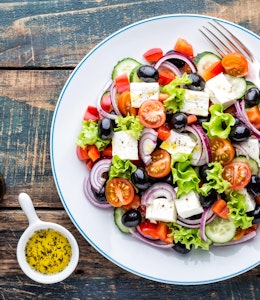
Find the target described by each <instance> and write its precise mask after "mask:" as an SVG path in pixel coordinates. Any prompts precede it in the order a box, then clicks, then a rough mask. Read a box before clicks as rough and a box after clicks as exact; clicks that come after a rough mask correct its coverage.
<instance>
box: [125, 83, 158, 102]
mask: <svg viewBox="0 0 260 300" xmlns="http://www.w3.org/2000/svg"><path fill="white" fill-rule="evenodd" d="M159 92H160V86H159V83H158V82H131V83H130V97H131V105H132V106H133V107H140V106H141V104H142V103H143V102H144V101H146V100H158V98H159Z"/></svg>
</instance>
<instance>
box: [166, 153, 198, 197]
mask: <svg viewBox="0 0 260 300" xmlns="http://www.w3.org/2000/svg"><path fill="white" fill-rule="evenodd" d="M191 159H192V154H184V153H177V154H176V155H174V156H172V176H173V183H176V184H177V186H178V191H177V197H178V198H179V197H180V196H182V195H185V194H188V193H189V192H191V191H192V190H193V191H197V192H198V191H199V182H200V179H199V177H198V175H197V173H196V171H195V170H194V169H193V167H192V166H191Z"/></svg>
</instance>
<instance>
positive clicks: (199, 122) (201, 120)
mask: <svg viewBox="0 0 260 300" xmlns="http://www.w3.org/2000/svg"><path fill="white" fill-rule="evenodd" d="M209 120H210V115H209V116H207V117H203V116H197V123H198V124H199V125H201V126H202V123H204V122H208V121H209ZM202 129H203V127H202Z"/></svg>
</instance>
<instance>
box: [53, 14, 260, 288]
mask: <svg viewBox="0 0 260 300" xmlns="http://www.w3.org/2000/svg"><path fill="white" fill-rule="evenodd" d="M187 17H189V18H199V19H205V20H212V19H213V20H218V21H220V22H222V23H224V24H229V25H232V26H233V27H236V28H239V29H240V30H242V31H244V32H246V33H248V34H250V35H252V36H253V37H255V38H256V39H258V40H260V37H259V36H258V35H257V34H255V33H253V32H252V31H250V30H248V29H246V28H244V27H242V26H240V25H238V24H235V23H232V22H229V21H226V20H223V19H220V18H216V17H211V16H206V15H199V14H169V15H160V16H156V17H152V18H147V19H144V20H141V21H138V22H135V23H132V24H130V25H128V26H125V27H123V28H121V29H120V30H118V31H116V32H114V33H112V34H111V35H109V36H108V37H107V38H105V39H104V40H103V41H102V42H100V43H99V44H98V45H96V46H95V47H94V48H93V49H92V50H91V51H90V52H89V53H88V54H87V55H86V56H85V57H84V58H83V59H82V60H81V61H80V62H79V64H78V65H77V66H76V67H75V69H74V70H73V72H72V74H71V75H70V76H69V78H68V80H67V82H66V83H65V85H64V87H63V89H62V91H61V94H60V96H59V99H58V102H57V104H56V107H55V110H54V114H53V118H52V124H51V131H50V158H51V167H52V173H53V177H54V182H55V185H56V188H57V191H58V194H59V197H60V199H61V202H62V204H63V206H64V208H65V210H66V212H67V214H68V216H69V217H70V219H71V220H72V222H73V223H74V225H75V226H76V228H77V229H78V230H79V232H80V233H81V234H82V235H83V236H84V238H85V239H86V240H87V241H88V242H89V243H90V244H91V245H92V246H93V247H94V248H95V249H96V250H97V251H98V252H100V253H101V254H102V255H103V256H104V257H106V258H107V259H108V260H110V261H111V262H113V263H114V264H115V265H117V266H119V267H121V268H122V269H124V270H126V271H128V272H130V273H132V274H135V275H138V276H140V277H142V278H146V279H149V280H153V281H156V282H161V283H167V284H176V285H202V284H209V283H215V282H219V281H224V280H227V279H230V278H232V277H236V276H238V275H241V274H243V273H245V272H247V271H250V270H252V269H253V268H255V267H257V266H258V265H259V264H260V260H259V261H258V262H256V263H254V264H252V265H250V266H248V267H247V268H244V269H242V270H240V271H238V272H234V273H231V274H229V275H226V276H222V277H218V278H213V279H210V280H202V281H173V280H165V279H161V278H156V277H153V276H149V275H146V274H143V273H141V272H137V271H135V270H133V269H131V268H129V267H127V266H125V265H123V264H121V263H119V262H118V261H116V260H115V259H113V258H112V257H110V256H109V255H108V254H107V253H105V252H104V251H103V250H102V249H101V248H100V247H98V246H97V245H96V244H95V243H94V242H93V241H92V240H91V239H90V238H89V237H88V236H87V235H86V233H85V232H84V230H83V229H82V228H81V227H80V226H79V224H78V223H77V221H76V220H75V218H74V217H73V215H72V213H71V212H70V210H69V208H68V206H67V204H66V201H65V199H64V196H63V193H62V190H61V188H60V185H59V180H58V177H57V174H56V169H55V161H54V157H53V153H54V150H53V144H54V143H53V141H54V128H55V124H56V117H57V115H58V112H59V108H60V105H61V103H62V99H63V95H64V93H65V92H66V89H67V87H68V86H69V84H70V82H71V81H72V79H73V77H74V76H75V74H76V73H77V71H78V70H79V69H80V68H81V66H82V65H83V63H84V62H85V61H86V60H87V59H88V58H89V57H91V55H92V54H93V53H94V52H95V51H96V50H97V49H98V48H100V47H101V46H102V45H104V44H105V43H107V42H108V41H109V40H111V39H112V38H114V37H115V36H117V35H119V34H121V33H122V32H124V31H126V30H128V29H131V28H133V27H136V26H139V25H141V24H144V23H149V22H153V21H156V20H160V19H169V18H170V19H173V18H187Z"/></svg>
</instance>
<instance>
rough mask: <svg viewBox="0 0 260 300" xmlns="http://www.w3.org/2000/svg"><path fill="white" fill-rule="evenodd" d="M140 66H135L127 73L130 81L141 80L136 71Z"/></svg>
mask: <svg viewBox="0 0 260 300" xmlns="http://www.w3.org/2000/svg"><path fill="white" fill-rule="evenodd" d="M139 68H140V66H139V65H138V66H136V67H135V68H134V69H133V70H132V71H131V73H130V75H129V80H130V82H141V81H142V80H141V79H140V78H139V77H138V75H137V71H138V69H139Z"/></svg>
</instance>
